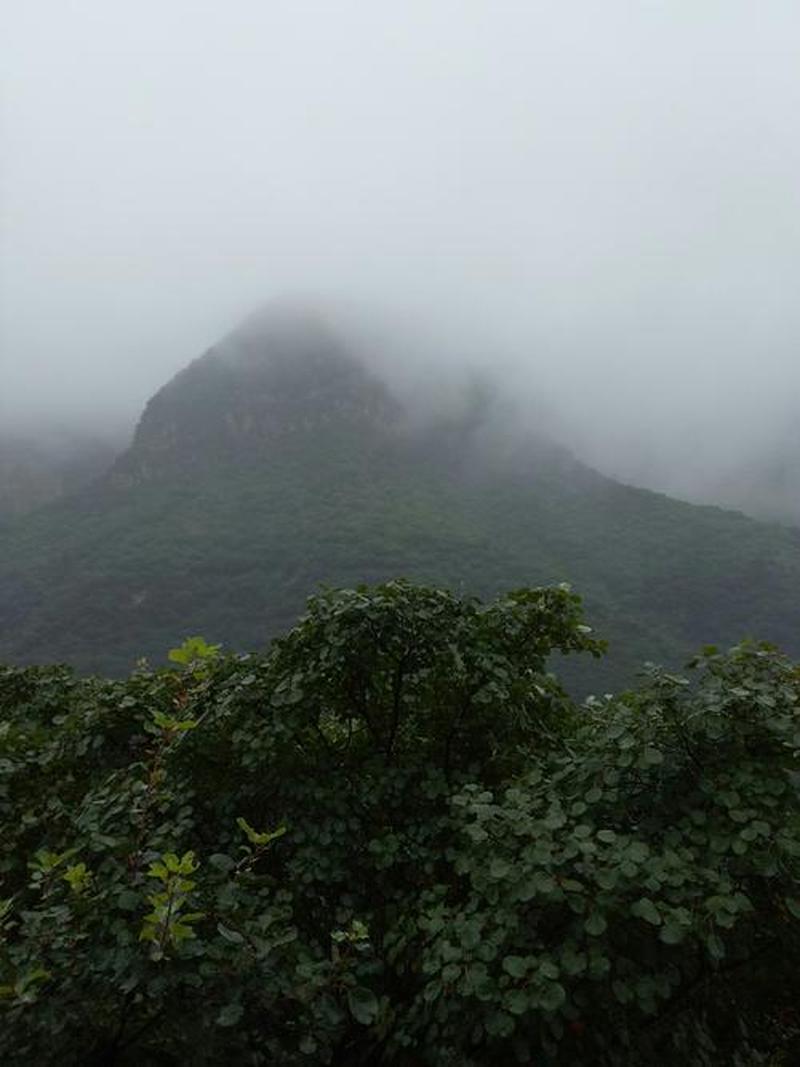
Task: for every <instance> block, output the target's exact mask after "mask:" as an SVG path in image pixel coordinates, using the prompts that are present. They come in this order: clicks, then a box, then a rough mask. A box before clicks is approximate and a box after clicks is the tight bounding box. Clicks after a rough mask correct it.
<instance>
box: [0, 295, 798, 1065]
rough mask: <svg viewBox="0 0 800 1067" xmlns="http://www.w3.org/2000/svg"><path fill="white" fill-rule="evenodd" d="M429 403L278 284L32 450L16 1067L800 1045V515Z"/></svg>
mask: <svg viewBox="0 0 800 1067" xmlns="http://www.w3.org/2000/svg"><path fill="white" fill-rule="evenodd" d="M418 385H419V387H418V389H417V392H416V393H415V391H414V390H408V389H406V390H405V391H404V390H403V389H402V388H400V389H398V388H397V387H396V386H395V385H394V384H393V383H391V382H390V381H389V380H388V379H387V378H386V376H385V375H384V374H383V373H382V371H381V363H380V360H375V359H371V358H370V353H369V352H368V351H365V350H364V346H363V345H359V344H357V343H356V342H355V341H354V340H353V339H352V338H350V337H348V335H347V331H346V330H342V329H340V328H339V327H338V326H336V325H333V324H331V323H329V322H328V321H327V320H326V319H325V317H324V316H322V315H320V314H318V313H316V312H315V311H314V310H313V309H309V308H300V309H299V308H297V307H295V306H292V307H287V306H282V305H273V306H271V307H269V308H267V310H266V311H264V312H261V313H259V314H257V315H255V316H253V317H251V318H250V319H248V320H246V321H245V322H244V323H243V324H242V325H241V326H239V327H238V328H236V329H235V330H234V331H233V332H232V333H231V334H229V335H228V336H227V337H225V338H224V339H223V340H221V341H220V342H219V343H218V344H217V345H215V346H214V347H213V348H211V349H210V350H209V351H207V352H206V353H205V354H204V355H202V356H201V357H199V358H198V359H196V360H194V362H192V363H190V364H189V365H188V366H186V367H185V369H183V370H182V371H180V372H179V373H178V374H177V375H176V376H175V377H174V378H172V379H171V380H170V381H168V382H167V383H166V384H165V385H164V386H163V387H162V388H161V389H160V390H159V391H158V392H157V393H156V394H155V395H154V396H153V397H152V398H151V399H150V401H149V402H148V403H147V405H146V407H145V409H144V411H143V413H142V415H141V417H140V419H139V421H138V424H137V427H136V430H135V433H134V435H133V439H132V442H131V443H130V444H129V445H128V446H124V445H123V446H119V443H118V441H116V442H115V441H112V440H111V439H109V438H107V437H106V438H99V437H91V436H90V435H87V436H84V437H81V435H80V434H77V435H76V434H72V435H69V436H64V435H63V434H62V435H61V436H57V435H55V436H54V435H51V436H49V437H45V436H42V437H40V439H39V440H38V441H37V440H35V439H34V440H33V441H30V440H28V441H27V442H26V441H24V440H23V439H22V438H20V437H17V438H15V439H14V440H11V439H10V438H9V439H8V440H7V441H6V442H5V444H4V446H3V453H2V457H1V458H0V506H1V507H2V509H3V510H2V513H0V664H1V665H0V810H1V811H2V819H3V835H2V843H1V844H0V1010H2V1012H3V1019H4V1024H3V1027H2V1029H0V1053H1V1054H2V1057H3V1061H4V1062H7V1063H49V1062H55V1061H56V1059H58V1062H66V1063H75V1064H119V1065H134V1064H136V1065H137V1067H138V1065H141V1064H152V1065H154V1067H155V1065H170V1064H176V1065H177V1064H189V1063H191V1064H217V1063H222V1062H231V1063H252V1064H260V1063H263V1064H281V1065H283V1064H287V1065H291V1064H298V1065H299V1064H309V1065H313V1064H331V1065H337V1064H341V1065H344V1064H348V1065H351V1064H387V1065H389V1064H397V1065H400V1067H416V1065H420V1064H427V1065H431V1067H438V1065H453V1067H456V1065H458V1067H462V1065H470V1064H472V1065H475V1067H483V1065H485V1067H489V1065H495V1064H514V1063H519V1064H533V1063H537V1064H540V1063H549V1064H569V1065H571V1064H607V1065H630V1064H641V1065H642V1067H644V1065H649V1064H653V1063H659V1064H661V1063H664V1064H675V1065H676V1067H677V1065H678V1064H685V1063H692V1064H695V1063H696V1064H721V1063H726V1064H727V1063H730V1064H770V1065H775V1067H777V1065H783V1064H787V1065H788V1064H789V1063H791V1062H795V1061H796V1060H797V1058H798V1056H800V1015H799V1014H798V1010H797V1003H798V1000H797V995H796V994H797V981H796V979H797V966H798V962H799V961H800V765H799V764H798V756H800V712H799V711H798V701H799V700H800V667H798V665H797V663H796V662H795V660H793V659H792V657H795V658H796V657H798V655H800V596H798V593H799V592H800V528H798V527H796V526H793V525H792V524H791V523H790V522H786V523H783V524H777V523H775V522H767V521H758V520H757V519H755V518H751V517H748V516H746V515H744V514H743V513H741V512H735V511H728V510H724V509H722V508H720V507H717V506H713V505H711V504H707V505H702V506H701V505H697V504H690V503H686V502H682V501H679V500H676V499H672V498H670V497H668V496H665V495H663V494H659V493H655V492H652V491H649V490H646V489H640V488H634V487H631V486H629V485H625V484H623V483H622V482H619V481H616V480H614V479H612V478H610V477H608V476H606V475H603V474H601V473H599V472H598V471H597V470H594V469H592V468H591V467H590V466H587V465H586V464H585V463H584V462H582V461H580V460H579V459H577V458H576V457H575V456H574V455H573V454H572V453H571V452H570V451H569V450H568V449H567V448H566V447H564V445H563V444H562V443H559V442H557V441H556V440H554V439H553V438H552V437H551V436H549V435H548V434H547V433H546V432H545V431H544V429H543V428H542V427H540V426H539V425H536V424H534V425H531V424H530V423H528V422H527V421H526V420H525V418H524V417H523V418H516V417H512V416H511V415H510V414H509V412H510V410H511V409H510V408H509V407H508V405H506V404H504V403H503V400H502V383H501V382H500V383H494V382H491V381H487V380H486V379H484V378H481V377H472V378H470V377H468V376H467V377H465V378H463V380H461V381H460V382H459V383H455V384H453V385H452V387H445V388H438V389H437V387H436V386H435V384H434V383H432V382H428V383H425V382H422V383H418ZM423 393H424V395H425V397H426V402H425V403H424V404H423V405H421V406H417V405H415V400H414V397H415V396H417V397H419V396H420V395H422V394H423ZM187 635H189V636H187ZM201 635H202V636H201ZM56 1049H57V1050H58V1053H57V1055H56V1052H55V1051H54V1050H56Z"/></svg>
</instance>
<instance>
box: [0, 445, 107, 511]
mask: <svg viewBox="0 0 800 1067" xmlns="http://www.w3.org/2000/svg"><path fill="white" fill-rule="evenodd" d="M117 451H118V450H117V449H116V448H115V447H114V445H113V444H111V443H110V442H109V441H107V440H103V439H99V438H97V437H95V436H91V435H83V434H76V433H74V432H73V433H68V432H65V431H58V430H53V429H52V428H47V429H43V430H41V431H40V432H38V433H35V434H26V435H21V434H19V433H2V434H0V523H2V522H4V521H8V520H10V519H14V518H17V517H19V516H20V515H25V514H26V513H27V512H29V511H33V510H34V509H35V508H37V507H40V506H41V505H42V504H46V503H47V502H48V501H51V500H55V499H57V498H58V497H60V496H64V495H65V494H67V493H71V492H74V491H75V490H76V489H79V488H81V487H82V486H83V485H86V484H87V483H89V482H90V481H92V480H93V479H94V478H97V477H98V476H99V475H101V474H103V473H105V472H106V471H107V470H108V468H109V467H110V466H111V464H112V463H113V462H114V459H115V457H116V455H117Z"/></svg>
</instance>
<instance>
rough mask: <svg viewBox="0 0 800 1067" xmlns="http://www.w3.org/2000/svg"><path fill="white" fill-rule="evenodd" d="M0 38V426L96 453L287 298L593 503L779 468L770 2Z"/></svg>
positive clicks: (799, 180) (788, 425) (794, 224)
mask: <svg viewBox="0 0 800 1067" xmlns="http://www.w3.org/2000/svg"><path fill="white" fill-rule="evenodd" d="M4 25H5V30H6V32H5V35H4V40H5V47H4V65H3V74H2V96H3V103H2V130H1V136H2V145H3V150H4V158H5V164H4V167H3V172H2V176H0V196H1V197H2V204H1V207H2V231H3V247H4V254H3V259H2V274H1V275H0V302H1V303H0V330H1V333H0V340H2V354H1V355H0V359H1V360H2V365H1V366H0V375H1V376H0V429H2V428H3V427H5V428H19V427H24V426H31V425H34V424H37V425H41V424H43V423H48V422H50V423H58V424H60V425H63V426H66V427H71V426H74V425H81V424H83V425H86V426H87V427H88V428H90V429H97V430H103V431H108V430H111V429H114V428H116V427H119V426H126V427H129V426H131V425H132V423H133V421H134V420H135V418H136V416H137V415H138V413H139V411H140V410H141V408H142V406H143V404H144V403H145V401H146V400H147V398H148V397H149V396H150V395H151V394H152V393H153V392H154V391H155V390H156V389H157V388H158V387H159V386H160V385H161V384H162V383H163V382H164V381H165V380H166V379H168V378H169V377H171V376H172V375H173V374H174V373H175V372H176V371H177V370H179V369H180V368H181V367H182V366H184V365H185V364H186V363H187V362H189V361H190V360H191V359H193V358H195V357H197V356H198V355H200V354H201V353H202V352H203V351H205V350H206V349H207V348H208V347H210V346H211V345H212V344H213V343H214V342H216V341H217V340H218V339H219V338H220V337H221V336H223V335H224V334H226V333H227V332H229V330H230V329H232V328H233V327H234V326H236V324H237V323H238V322H239V321H240V320H241V319H242V318H243V317H245V316H246V315H247V314H248V313H249V312H250V311H251V310H252V309H253V308H254V307H256V306H259V305H261V304H262V303H264V302H265V301H269V300H271V299H273V298H281V297H283V296H285V295H287V294H288V295H295V294H298V293H299V294H302V295H304V296H307V297H308V298H309V299H311V300H316V299H319V300H321V301H322V302H323V303H326V302H333V303H337V302H338V303H341V304H344V305H346V306H347V307H348V308H350V309H351V313H352V311H353V309H363V313H364V315H365V316H366V317H367V319H370V320H371V319H374V320H375V322H397V323H398V324H399V333H400V334H402V332H403V330H404V329H407V330H408V336H409V337H411V336H418V337H427V340H426V341H424V342H423V348H424V349H425V359H424V360H422V359H418V360H417V362H418V364H419V366H420V369H421V371H424V373H427V374H430V375H431V376H432V377H434V378H435V377H436V376H437V364H436V353H437V352H440V353H441V356H440V358H441V361H442V373H444V371H445V369H446V370H447V373H450V372H451V369H452V366H453V365H457V364H458V363H459V359H460V358H461V356H462V354H463V359H464V362H465V363H469V364H470V365H472V364H475V363H478V364H481V363H482V364H484V365H486V366H489V367H492V368H493V369H494V371H495V373H496V374H497V375H498V376H499V377H500V378H501V379H502V380H503V382H504V383H505V385H506V387H507V389H508V390H509V391H513V392H514V394H515V396H516V398H517V401H518V404H519V405H520V407H521V408H522V409H523V410H524V409H525V406H526V404H528V405H529V406H530V408H531V410H532V411H536V412H540V411H541V410H542V409H543V408H546V409H547V410H548V412H549V413H550V414H549V416H548V417H549V418H550V420H551V423H552V426H553V427H554V428H555V429H556V432H557V433H558V434H559V435H560V436H561V438H562V439H563V440H565V441H567V442H569V443H570V444H572V446H573V447H574V448H575V449H576V450H577V451H578V452H579V454H580V455H581V456H582V457H583V458H584V459H589V460H591V461H593V462H594V463H596V465H597V466H599V467H600V468H601V469H603V470H605V471H607V472H609V473H614V474H616V475H618V476H619V477H621V478H623V479H625V480H629V481H634V482H638V483H640V484H649V485H652V486H653V487H654V488H660V489H664V490H668V491H670V492H673V493H676V494H678V495H688V496H691V495H692V494H694V495H695V496H697V495H698V494H699V495H700V496H702V495H703V493H704V492H706V490H707V487H710V486H714V485H718V484H719V483H720V481H724V480H725V479H726V478H735V477H736V476H737V470H738V465H740V464H746V463H748V462H750V461H751V460H752V459H753V458H754V457H756V458H757V457H759V456H761V455H766V454H769V452H770V450H771V449H774V448H775V447H778V446H781V445H782V443H784V442H786V441H788V440H790V438H791V435H792V434H793V433H794V434H795V441H796V431H795V430H794V427H795V426H796V423H797V420H798V407H800V404H798V399H797V398H798V395H800V358H798V355H799V354H800V353H798V338H799V337H800V305H799V304H798V302H797V300H796V297H795V294H796V291H797V290H798V283H799V282H800V138H798V137H797V132H796V123H797V120H796V115H797V114H798V113H800V64H798V63H797V55H798V49H799V48H800V10H798V8H797V7H796V5H794V4H790V3H788V2H778V0H766V2H765V3H763V4H760V5H753V4H751V3H744V2H737V0H733V2H730V0H729V2H725V3H723V2H721V0H718V2H709V3H707V4H704V5H702V6H698V5H696V4H691V3H689V2H688V0H673V2H671V3H656V2H652V3H650V2H644V0H642V2H640V3H638V4H629V3H619V2H611V3H606V4H603V5H594V4H580V5H564V4H555V3H525V4H522V3H502V2H500V3H489V2H480V3H477V2H467V0H461V2H454V0H453V2H451V0H438V2H430V0H429V2H425V3H423V2H421V0H409V2H407V3H406V4H403V5H394V4H388V3H375V4H372V5H369V6H367V5H364V4H361V3H358V2H355V0H353V2H338V0H336V2H331V3H304V2H299V0H294V2H292V3H289V2H279V0H273V2H268V3H257V2H255V0H238V2H232V3H230V4H228V5H225V7H224V8H223V7H221V6H220V5H217V4H212V3H202V2H201V3H196V2H194V3H189V2H188V0H166V2H164V0H162V2H159V3H158V4H156V3H153V2H152V0H146V2H142V3H140V4H138V5H136V6H135V7H128V6H124V7H123V6H122V5H113V4H107V3H100V2H93V0H88V2H83V3H68V2H59V3H56V2H54V0H30V2H29V3H28V4H26V5H24V6H22V5H16V6H15V8H14V9H13V10H12V9H9V10H8V11H7V12H6V14H5V20H4ZM397 347H399V348H402V345H398V346H397ZM403 358H404V357H403V354H402V352H400V353H398V359H399V360H402V359H403ZM412 362H413V361H412ZM784 447H788V446H785V445H784ZM708 491H709V492H712V491H713V490H712V489H708Z"/></svg>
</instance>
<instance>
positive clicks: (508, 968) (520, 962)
mask: <svg viewBox="0 0 800 1067" xmlns="http://www.w3.org/2000/svg"><path fill="white" fill-rule="evenodd" d="M528 969H529V968H528V961H527V960H526V959H525V957H524V956H506V957H505V959H504V960H503V970H504V971H505V972H506V974H510V975H511V977H512V978H523V977H524V976H525V974H526V973H527V972H528Z"/></svg>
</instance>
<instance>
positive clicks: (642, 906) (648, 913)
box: [631, 897, 661, 926]
mask: <svg viewBox="0 0 800 1067" xmlns="http://www.w3.org/2000/svg"><path fill="white" fill-rule="evenodd" d="M631 915H635V916H636V917H637V918H638V919H644V921H645V922H648V923H650V924H651V925H652V926H660V925H661V914H660V912H659V910H658V908H657V907H656V906H655V904H654V903H653V902H652V900H650V898H649V897H642V898H641V899H640V900H637V901H636V903H635V904H632V905H631Z"/></svg>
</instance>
